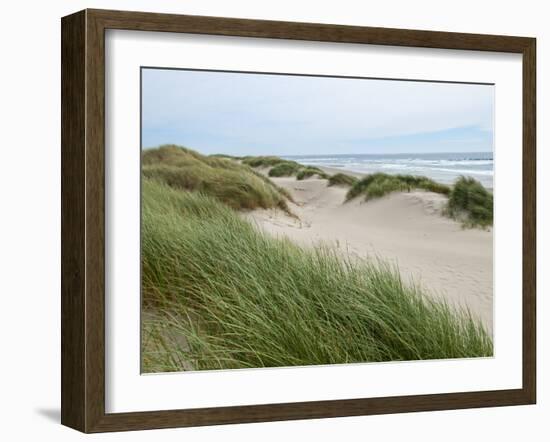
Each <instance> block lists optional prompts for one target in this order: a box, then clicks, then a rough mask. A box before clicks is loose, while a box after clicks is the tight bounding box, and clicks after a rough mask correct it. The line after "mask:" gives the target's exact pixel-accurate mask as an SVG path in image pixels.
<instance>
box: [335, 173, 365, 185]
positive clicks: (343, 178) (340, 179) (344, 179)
mask: <svg viewBox="0 0 550 442" xmlns="http://www.w3.org/2000/svg"><path fill="white" fill-rule="evenodd" d="M357 181H359V180H358V179H357V178H356V177H354V176H351V175H347V174H345V173H336V174H334V175H332V176H330V177H329V178H328V185H329V186H347V187H352V186H353V185H354V184H355V183H357Z"/></svg>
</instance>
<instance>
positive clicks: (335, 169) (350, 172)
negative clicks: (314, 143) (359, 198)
mask: <svg viewBox="0 0 550 442" xmlns="http://www.w3.org/2000/svg"><path fill="white" fill-rule="evenodd" d="M297 162H298V163H300V164H303V165H304V166H308V165H311V164H308V163H302V162H300V161H297ZM315 167H317V168H319V169H321V170H322V171H323V172H325V173H328V174H330V175H334V174H336V173H345V174H346V175H351V176H354V177H355V178H358V179H361V178H363V177H365V176H367V175H370V174H372V173H376V172H374V171H373V172H356V171H354V170H349V169H346V168H344V167H329V166H319V165H316V166H315ZM384 173H387V174H390V175H394V174H395V175H397V174H406V175H408V174H410V175H422V174H416V173H407V172H406V171H396V172H391V171H386V172H384ZM466 176H469V175H466ZM429 178H432V177H429ZM474 178H475V177H474ZM432 179H433V180H434V181H435V182H437V183H440V184H446V185H452V184H453V182H452V181H451V182H449V181H444V180H438V179H436V178H432ZM480 183H481V184H482V186H483V187H485V188H486V189H487V190H490V191H491V192H492V191H493V188H494V187H493V186H489V185H487V184H485V183H483V182H482V181H480Z"/></svg>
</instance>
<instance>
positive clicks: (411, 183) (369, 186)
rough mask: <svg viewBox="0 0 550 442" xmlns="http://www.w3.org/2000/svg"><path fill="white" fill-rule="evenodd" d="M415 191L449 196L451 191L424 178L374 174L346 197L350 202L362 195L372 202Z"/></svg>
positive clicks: (357, 184)
mask: <svg viewBox="0 0 550 442" xmlns="http://www.w3.org/2000/svg"><path fill="white" fill-rule="evenodd" d="M413 189H423V190H427V191H430V192H435V193H442V194H444V195H449V193H450V191H451V189H450V187H449V186H446V185H445V184H440V183H437V182H435V181H433V180H431V179H430V178H427V177H424V176H415V175H390V174H387V173H373V174H370V175H367V176H365V177H364V178H362V179H361V180H359V181H357V182H356V183H355V184H353V186H352V187H351V188H350V189H349V191H348V193H347V195H346V199H347V200H348V201H349V200H351V199H353V198H356V197H358V196H360V195H362V196H364V198H365V200H370V199H374V198H380V197H383V196H384V195H387V194H389V193H392V192H405V191H406V192H410V191H411V190H413Z"/></svg>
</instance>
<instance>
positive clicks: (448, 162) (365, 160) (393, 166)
mask: <svg viewBox="0 0 550 442" xmlns="http://www.w3.org/2000/svg"><path fill="white" fill-rule="evenodd" d="M284 158H287V159H291V160H294V161H296V162H298V163H301V164H304V165H311V166H324V167H331V168H334V169H342V171H343V172H345V171H350V172H359V173H374V172H385V173H389V174H411V175H424V176H427V177H429V178H431V179H433V180H434V181H437V182H439V183H444V184H450V183H453V182H454V181H455V180H456V179H457V178H458V177H459V176H462V175H463V176H470V177H472V178H475V179H476V180H478V181H480V182H481V184H483V185H484V186H485V187H488V188H493V153H492V152H466V153H448V152H445V153H407V154H389V155H385V154H345V155H292V156H285V157H284Z"/></svg>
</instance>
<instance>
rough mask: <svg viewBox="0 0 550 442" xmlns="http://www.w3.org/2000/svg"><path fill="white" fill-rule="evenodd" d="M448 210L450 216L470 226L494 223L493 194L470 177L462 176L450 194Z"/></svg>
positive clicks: (485, 225)
mask: <svg viewBox="0 0 550 442" xmlns="http://www.w3.org/2000/svg"><path fill="white" fill-rule="evenodd" d="M447 210H448V213H449V215H450V216H452V217H454V218H457V219H458V220H461V221H462V222H463V223H464V224H465V225H466V226H468V227H476V226H479V227H487V226H491V225H492V224H493V194H492V193H491V192H490V191H488V190H487V189H486V188H485V187H483V186H482V185H481V183H480V182H479V181H476V180H475V179H473V178H470V177H460V178H458V180H457V181H456V182H455V184H454V186H453V188H452V190H451V192H450V194H449V202H448V205H447Z"/></svg>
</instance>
